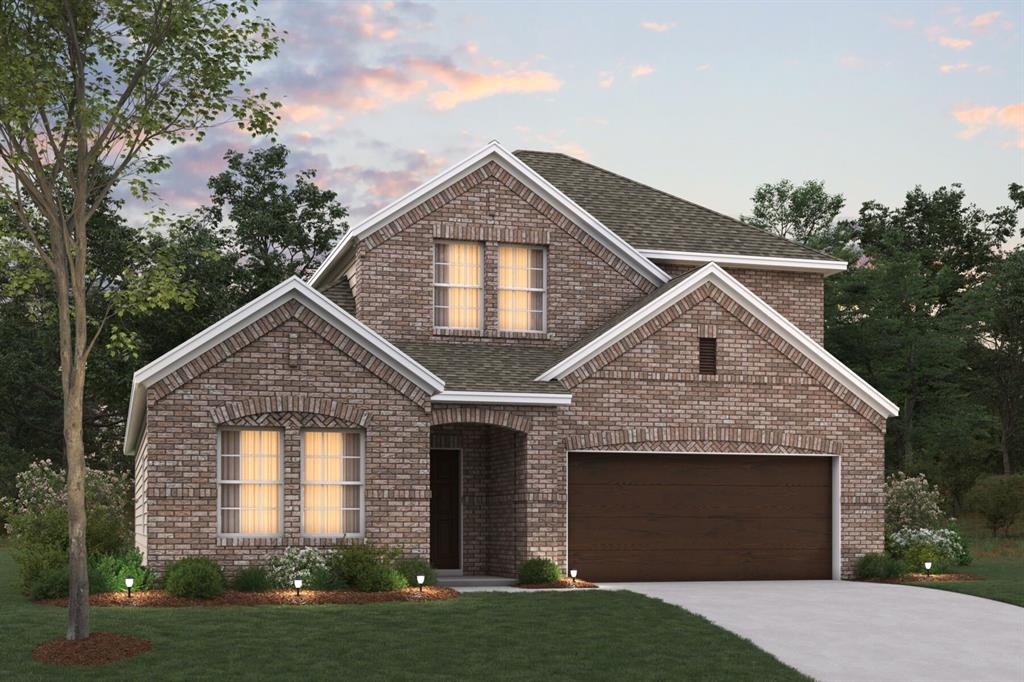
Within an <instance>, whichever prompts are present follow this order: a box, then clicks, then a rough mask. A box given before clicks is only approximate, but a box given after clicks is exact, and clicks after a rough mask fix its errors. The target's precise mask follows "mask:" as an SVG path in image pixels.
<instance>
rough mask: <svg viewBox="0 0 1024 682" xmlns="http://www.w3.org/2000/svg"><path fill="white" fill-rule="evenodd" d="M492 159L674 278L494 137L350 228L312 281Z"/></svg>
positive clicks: (653, 272) (626, 252)
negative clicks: (356, 245) (352, 248)
mask: <svg viewBox="0 0 1024 682" xmlns="http://www.w3.org/2000/svg"><path fill="white" fill-rule="evenodd" d="M492 160H499V161H500V162H501V165H502V166H503V167H504V168H505V169H506V170H507V171H508V172H510V173H511V174H512V175H513V176H515V177H516V179H517V180H519V181H520V182H522V183H523V184H524V185H526V186H527V187H529V188H530V189H532V190H533V191H534V192H536V193H537V194H538V195H540V196H541V197H542V198H544V200H546V201H548V202H549V203H551V204H552V205H553V206H555V207H556V208H558V209H559V210H560V211H562V212H564V213H565V214H566V215H569V216H572V217H574V218H575V219H576V220H577V221H579V222H580V223H582V225H583V227H585V228H586V229H587V231H588V232H590V233H591V235H592V236H593V237H594V238H595V239H597V241H599V242H600V243H601V244H603V245H604V246H605V247H606V248H608V249H609V250H610V251H612V252H613V253H615V254H616V255H618V256H619V257H621V258H623V259H624V260H625V261H626V262H627V263H629V264H630V265H632V266H633V267H634V268H635V269H636V270H637V271H638V272H640V273H641V274H642V275H643V276H644V277H646V278H647V279H648V280H650V281H651V282H653V283H655V284H664V283H665V282H667V281H668V280H669V279H670V277H669V276H668V275H667V274H666V273H665V271H664V270H662V269H661V268H659V267H658V266H657V265H655V264H654V263H652V262H651V261H650V260H648V259H647V258H645V257H644V256H643V255H641V254H640V252H639V251H637V250H636V249H635V248H633V247H632V246H630V245H629V244H628V243H627V242H626V241H625V240H624V239H622V237H620V236H619V235H617V234H615V233H614V232H613V231H612V230H610V229H608V228H607V227H606V226H605V225H604V224H603V223H601V221H599V220H598V219H597V218H595V217H594V216H593V215H591V214H590V213H588V212H587V211H586V210H584V209H583V208H582V207H581V206H580V205H579V204H577V203H576V202H575V201H573V200H572V199H570V198H569V197H568V196H566V195H565V193H563V192H562V191H561V190H559V189H558V188H557V187H555V186H554V185H552V184H551V183H550V182H548V181H547V180H545V179H544V177H543V176H541V175H540V174H539V173H537V171H535V170H533V169H532V168H530V167H529V166H528V165H527V164H525V163H524V162H523V161H521V160H520V159H519V158H518V157H517V156H516V155H515V154H513V153H511V152H510V151H508V150H507V149H505V148H504V147H502V146H501V144H500V143H498V142H497V141H492V142H489V143H488V144H487V145H485V146H484V147H483V148H481V149H480V150H478V151H477V152H476V153H474V154H472V155H470V156H468V157H466V158H465V159H463V160H462V161H460V162H459V163H457V164H455V165H454V166H452V167H450V168H448V169H447V170H445V171H442V172H441V173H440V174H438V175H436V176H434V177H433V178H431V179H430V180H428V181H427V182H425V183H423V184H422V185H420V186H419V187H417V188H416V189H414V190H412V191H411V192H409V193H408V194H406V195H405V196H403V197H401V198H400V199H398V200H396V201H394V202H392V203H391V204H389V205H388V206H386V207H384V208H382V209H381V210H379V211H377V212H376V213H374V214H373V215H371V216H370V217H369V218H366V219H365V220H363V221H362V222H360V223H359V224H358V225H357V226H355V227H354V228H352V229H350V230H349V231H348V232H346V233H345V236H344V237H342V239H341V241H339V242H338V244H337V245H336V246H335V247H334V248H333V249H332V250H331V252H330V253H329V254H328V255H327V258H325V259H324V261H323V263H321V264H320V267H319V268H317V271H316V272H315V273H313V276H312V277H311V278H310V280H309V283H310V284H311V285H313V286H316V284H317V283H319V282H320V280H321V278H322V277H324V276H325V275H326V273H327V272H328V270H329V269H330V267H331V266H332V264H333V263H334V261H335V260H336V259H337V258H338V257H339V256H340V255H341V254H342V253H344V251H345V250H346V248H348V246H349V244H351V243H353V240H355V239H358V238H362V237H365V236H368V235H369V234H372V233H373V232H374V231H375V230H377V229H379V228H381V227H383V226H384V225H386V224H387V223H389V222H391V221H392V220H394V219H395V218H396V217H397V216H399V215H401V214H402V213H404V212H405V211H407V210H408V209H410V208H412V207H413V206H415V205H416V204H419V203H421V202H423V201H425V200H426V199H428V198H429V197H430V196H432V195H433V194H435V193H436V192H438V191H440V190H442V189H444V188H445V187H447V186H448V185H450V184H452V183H454V182H457V181H458V180H460V179H462V178H463V177H465V176H466V175H469V174H470V173H472V172H473V171H475V170H477V169H478V168H480V167H481V166H483V165H485V164H487V163H488V162H490V161H492Z"/></svg>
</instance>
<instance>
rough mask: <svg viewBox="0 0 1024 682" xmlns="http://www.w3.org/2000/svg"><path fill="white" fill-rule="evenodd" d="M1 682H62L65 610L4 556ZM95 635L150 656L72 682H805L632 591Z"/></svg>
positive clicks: (260, 614) (729, 637) (276, 611)
mask: <svg viewBox="0 0 1024 682" xmlns="http://www.w3.org/2000/svg"><path fill="white" fill-rule="evenodd" d="M0 614H2V616H0V679H17V680H26V679H30V680H34V679H66V678H67V677H68V670H67V669H66V668H59V667H57V666H52V665H44V664H41V663H37V662H36V661H34V660H33V659H32V658H31V652H32V649H33V648H34V647H35V646H36V645H38V644H39V643H41V642H43V641H45V640H48V639H52V638H54V637H59V636H61V635H62V633H63V630H64V619H65V611H64V610H63V609H60V608H56V607H52V606H42V605H38V604H32V603H31V602H29V601H27V600H26V599H25V598H24V597H22V596H21V595H20V594H19V593H18V591H17V586H16V573H15V567H14V562H13V560H12V559H11V552H10V550H9V549H7V548H0ZM92 625H93V629H94V630H108V631H113V632H121V633H126V634H132V635H136V636H139V637H144V638H146V639H149V640H151V641H152V642H153V650H152V651H150V652H148V653H145V654H142V655H141V656H138V657H136V658H134V659H129V660H127V661H121V662H118V663H114V664H111V665H107V666H103V667H99V668H78V669H75V671H74V676H75V679H128V678H132V679H140V678H149V679H167V680H186V679H195V678H212V677H216V678H219V679H225V678H227V679H238V678H243V677H244V678H258V679H262V678H271V677H288V678H292V677H297V676H299V675H301V676H303V677H308V678H314V679H325V678H334V679H337V678H342V677H347V678H349V679H352V678H355V679H365V678H387V679H411V678H418V679H420V678H431V677H432V678H437V679H442V678H444V679H451V678H462V679H466V678H480V679H483V678H488V679H493V678H495V677H500V678H502V679H514V678H532V679H540V678H555V677H560V678H588V679H623V678H631V679H653V678H659V679H666V678H675V679H684V678H685V679H701V680H805V679H807V678H805V677H803V676H802V675H800V674H799V673H797V672H796V671H795V670H793V669H792V668H789V667H787V666H785V665H783V664H782V663H780V662H779V661H778V660H776V659H775V658H774V657H772V656H770V655H769V654H767V653H765V652H763V651H761V650H760V649H758V648H757V647H755V646H754V645H753V644H751V643H750V642H748V641H746V640H744V639H742V638H740V637H738V636H736V635H733V634H732V633H729V632H727V631H725V630H722V629H721V628H718V627H716V626H714V625H712V624H711V623H710V622H708V621H707V620H705V619H703V618H701V617H699V616H696V615H693V614H691V613H688V612H686V611H683V610H681V609H678V608H676V607H674V606H669V605H668V604H665V603H663V602H660V601H657V600H654V599H648V598H646V597H642V596H640V595H637V594H633V593H630V592H603V591H600V590H593V591H586V592H577V593H573V594H565V593H560V594H552V593H531V594H497V593H477V594H468V595H465V596H463V597H461V598H459V599H457V600H454V601H450V602H432V603H390V604H373V605H361V606H305V607H296V606H259V607H224V608H204V607H196V608H181V609H123V608H94V609H93V610H92Z"/></svg>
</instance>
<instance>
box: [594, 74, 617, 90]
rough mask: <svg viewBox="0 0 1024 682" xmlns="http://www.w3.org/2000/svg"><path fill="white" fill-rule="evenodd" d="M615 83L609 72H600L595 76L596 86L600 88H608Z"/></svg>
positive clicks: (612, 75)
mask: <svg viewBox="0 0 1024 682" xmlns="http://www.w3.org/2000/svg"><path fill="white" fill-rule="evenodd" d="M614 83H615V74H614V73H612V72H611V71H602V72H601V73H599V74H597V84H598V85H600V86H601V87H602V88H610V87H612V85H613V84H614Z"/></svg>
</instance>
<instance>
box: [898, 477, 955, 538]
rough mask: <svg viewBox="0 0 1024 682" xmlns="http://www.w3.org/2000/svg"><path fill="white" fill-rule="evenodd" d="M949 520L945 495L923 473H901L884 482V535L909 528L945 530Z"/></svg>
mask: <svg viewBox="0 0 1024 682" xmlns="http://www.w3.org/2000/svg"><path fill="white" fill-rule="evenodd" d="M949 523H950V519H949V517H948V516H947V515H946V513H945V512H943V510H942V493H940V492H939V489H938V488H936V487H935V486H933V485H931V484H930V483H928V479H927V478H926V477H925V475H924V474H919V475H917V476H907V475H906V474H905V473H903V472H902V471H897V472H896V473H894V474H890V475H889V476H887V477H886V479H885V535H886V537H888V536H889V535H892V534H893V533H896V532H898V531H901V530H904V529H907V528H932V529H939V528H945V527H947V526H948V525H949Z"/></svg>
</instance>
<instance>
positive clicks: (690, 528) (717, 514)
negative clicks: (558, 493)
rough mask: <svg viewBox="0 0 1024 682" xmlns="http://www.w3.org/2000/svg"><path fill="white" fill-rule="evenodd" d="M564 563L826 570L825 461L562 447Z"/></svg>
mask: <svg viewBox="0 0 1024 682" xmlns="http://www.w3.org/2000/svg"><path fill="white" fill-rule="evenodd" d="M569 566H570V567H571V568H575V569H578V570H579V575H580V577H583V578H586V579H588V580H607V581H617V580H622V581H629V580H794V579H811V578H816V579H828V578H831V577H832V462H831V460H830V458H828V457H795V456H788V457H787V456H783V455H768V456H752V455H686V454H678V455H676V454H649V453H628V454H626V453H618V454H616V453H570V455H569Z"/></svg>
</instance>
